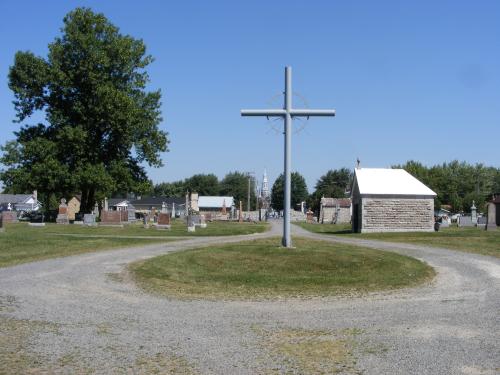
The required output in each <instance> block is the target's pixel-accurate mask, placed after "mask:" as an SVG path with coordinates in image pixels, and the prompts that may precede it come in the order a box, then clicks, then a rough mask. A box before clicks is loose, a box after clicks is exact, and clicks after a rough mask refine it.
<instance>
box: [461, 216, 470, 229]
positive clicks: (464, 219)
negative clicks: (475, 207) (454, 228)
mask: <svg viewBox="0 0 500 375" xmlns="http://www.w3.org/2000/svg"><path fill="white" fill-rule="evenodd" d="M458 226H459V227H472V226H473V224H472V218H471V217H470V216H460V217H459V218H458Z"/></svg>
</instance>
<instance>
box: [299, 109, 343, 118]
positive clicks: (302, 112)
mask: <svg viewBox="0 0 500 375" xmlns="http://www.w3.org/2000/svg"><path fill="white" fill-rule="evenodd" d="M290 115H291V116H292V117H293V116H335V110H334V109H291V110H290Z"/></svg>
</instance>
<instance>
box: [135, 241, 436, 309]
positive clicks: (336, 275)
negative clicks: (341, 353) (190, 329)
mask: <svg viewBox="0 0 500 375" xmlns="http://www.w3.org/2000/svg"><path fill="white" fill-rule="evenodd" d="M278 244H279V240H278V239H275V238H274V239H262V240H254V241H248V242H240V243H236V244H227V245H219V246H211V247H206V248H201V249H194V250H188V251H182V252H178V253H172V254H167V255H163V256H159V257H155V258H152V259H149V260H146V261H141V262H138V263H134V264H132V265H131V266H130V270H131V272H132V274H133V276H134V277H135V279H136V281H137V282H138V283H139V285H141V286H142V287H143V288H144V289H146V290H148V291H151V292H157V293H160V294H164V295H167V296H172V297H177V298H187V299H190V298H207V299H217V298H222V299H266V298H276V297H307V296H329V295H338V294H346V293H352V292H367V291H374V290H384V289H393V288H401V287H407V286H411V285H415V284H418V283H421V282H423V281H426V280H429V279H430V278H431V277H433V276H434V271H433V269H432V268H431V267H429V266H428V265H426V264H425V263H422V262H420V261H418V260H416V259H413V258H410V257H406V256H402V255H398V254H394V253H389V252H383V251H378V250H373V249H367V248H361V247H357V246H350V245H341V244H331V243H326V242H323V241H312V240H306V239H300V238H296V239H294V245H295V246H296V247H295V248H294V249H285V248H282V247H279V246H278Z"/></svg>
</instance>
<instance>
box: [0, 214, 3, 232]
mask: <svg viewBox="0 0 500 375" xmlns="http://www.w3.org/2000/svg"><path fill="white" fill-rule="evenodd" d="M3 231H4V229H3V215H2V213H0V233H1V232H3Z"/></svg>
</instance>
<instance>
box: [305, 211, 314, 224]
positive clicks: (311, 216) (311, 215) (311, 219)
mask: <svg viewBox="0 0 500 375" xmlns="http://www.w3.org/2000/svg"><path fill="white" fill-rule="evenodd" d="M306 215H307V219H306V221H307V222H308V223H313V222H314V212H312V211H311V210H308V211H307V213H306Z"/></svg>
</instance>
